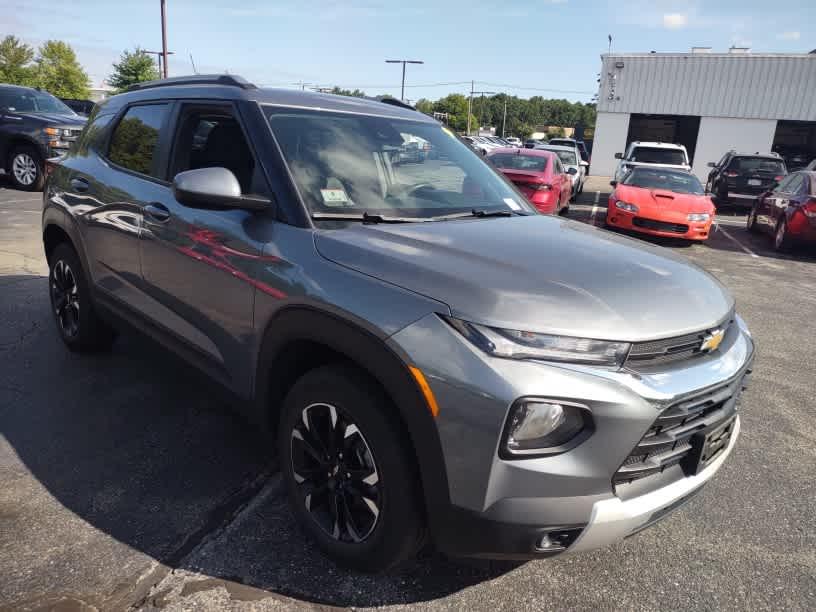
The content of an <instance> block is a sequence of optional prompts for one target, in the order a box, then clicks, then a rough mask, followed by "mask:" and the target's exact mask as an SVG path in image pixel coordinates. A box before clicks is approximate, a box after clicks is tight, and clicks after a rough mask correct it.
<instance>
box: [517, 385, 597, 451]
mask: <svg viewBox="0 0 816 612" xmlns="http://www.w3.org/2000/svg"><path fill="white" fill-rule="evenodd" d="M591 423H592V418H591V415H590V412H589V410H588V409H587V408H586V406H579V405H578V404H572V403H567V402H561V401H559V400H547V399H539V398H532V397H531V398H522V399H520V400H518V401H516V402H515V403H514V404H513V406H512V407H511V408H510V413H509V414H508V417H507V424H506V425H505V433H504V437H503V444H502V446H501V451H502V452H501V454H502V455H504V456H505V458H507V456H511V457H512V456H514V455H542V454H553V453H556V452H563V451H566V450H568V449H569V448H572V447H573V446H575V444H574V443H575V442H580V440H581V439H583V438H585V437H586V436H582V438H580V439H579V438H578V435H579V434H580V433H581V432H587V433H588V432H590V431H591ZM570 442H573V444H570Z"/></svg>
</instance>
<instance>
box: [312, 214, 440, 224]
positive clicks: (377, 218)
mask: <svg viewBox="0 0 816 612" xmlns="http://www.w3.org/2000/svg"><path fill="white" fill-rule="evenodd" d="M312 219H326V220H332V221H362V222H363V223H422V222H423V221H430V220H431V219H427V218H426V219H421V218H418V217H390V216H387V215H373V214H371V213H368V212H364V213H361V214H356V215H351V214H348V213H323V212H315V213H312Z"/></svg>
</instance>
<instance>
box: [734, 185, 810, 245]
mask: <svg viewBox="0 0 816 612" xmlns="http://www.w3.org/2000/svg"><path fill="white" fill-rule="evenodd" d="M748 229H749V230H751V231H752V232H758V231H764V232H768V233H769V234H773V236H774V247H775V248H776V250H777V251H786V250H788V249H789V248H790V247H792V246H793V245H794V244H795V243H802V242H811V243H816V172H806V171H800V172H794V173H792V174H789V175H788V176H786V177H784V178H783V179H782V181H781V182H780V183H779V184H778V185H777V186H776V187H774V188H773V189H772V190H771V191H767V192H765V193H763V194H762V195H761V196H759V198H757V200H756V202H755V203H754V207H753V208H752V209H751V212H750V214H749V215H748Z"/></svg>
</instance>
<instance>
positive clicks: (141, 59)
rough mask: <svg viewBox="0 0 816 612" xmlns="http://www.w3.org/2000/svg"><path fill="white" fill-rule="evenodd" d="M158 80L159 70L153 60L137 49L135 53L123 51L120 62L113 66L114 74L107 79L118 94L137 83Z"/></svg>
mask: <svg viewBox="0 0 816 612" xmlns="http://www.w3.org/2000/svg"><path fill="white" fill-rule="evenodd" d="M158 78H159V69H158V67H156V63H155V62H154V61H153V58H152V57H150V56H149V55H148V54H147V53H145V52H144V51H143V50H142V49H140V48H139V47H136V48H135V49H134V50H133V51H128V50H127V49H126V50H124V51H122V55H121V56H120V57H119V61H118V62H115V63H114V64H113V73H112V74H111V75H110V76H109V77H108V78H107V83H108V85H110V86H111V87H113V88H114V89H116V91H117V93H118V92H122V91H125V90H126V89H127V88H128V87H130V86H131V85H135V84H136V83H144V82H145V81H155V80H156V79H158Z"/></svg>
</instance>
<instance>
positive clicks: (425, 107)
mask: <svg viewBox="0 0 816 612" xmlns="http://www.w3.org/2000/svg"><path fill="white" fill-rule="evenodd" d="M416 109H417V110H418V111H419V112H420V113H425V114H426V115H431V116H433V113H434V104H433V102H431V101H430V100H427V99H426V98H420V99H419V100H417V103H416Z"/></svg>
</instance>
